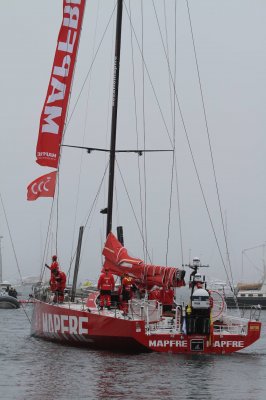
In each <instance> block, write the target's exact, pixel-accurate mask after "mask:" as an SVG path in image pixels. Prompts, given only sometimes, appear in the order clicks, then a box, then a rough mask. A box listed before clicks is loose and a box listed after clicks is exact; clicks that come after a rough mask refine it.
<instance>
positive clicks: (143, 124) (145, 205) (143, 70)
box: [141, 0, 148, 263]
mask: <svg viewBox="0 0 266 400" xmlns="http://www.w3.org/2000/svg"><path fill="white" fill-rule="evenodd" d="M141 53H142V54H144V12H143V0H141ZM141 61H142V62H141V73H142V128H143V147H144V150H145V149H146V118H145V94H146V93H145V68H144V67H145V66H144V59H143V57H142V60H141ZM146 171H147V169H146V156H145V153H144V159H143V178H144V193H143V195H144V237H145V244H146V245H145V247H146V249H147V247H148V232H147V230H148V228H147V178H146V176H147V175H146ZM147 256H148V254H147V251H146V252H145V253H144V262H145V263H146V262H147Z"/></svg>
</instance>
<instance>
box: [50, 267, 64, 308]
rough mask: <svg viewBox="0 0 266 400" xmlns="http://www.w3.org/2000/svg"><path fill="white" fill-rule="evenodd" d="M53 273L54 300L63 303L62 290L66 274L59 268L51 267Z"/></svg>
mask: <svg viewBox="0 0 266 400" xmlns="http://www.w3.org/2000/svg"><path fill="white" fill-rule="evenodd" d="M53 275H54V279H55V282H56V289H55V296H54V302H56V301H58V303H63V301H64V298H65V296H64V291H65V288H66V274H65V273H64V272H63V271H60V270H59V269H56V268H55V269H53Z"/></svg>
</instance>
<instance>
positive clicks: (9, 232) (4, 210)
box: [0, 193, 23, 283]
mask: <svg viewBox="0 0 266 400" xmlns="http://www.w3.org/2000/svg"><path fill="white" fill-rule="evenodd" d="M0 199H1V204H2V208H3V212H4V216H5V220H6V226H7V230H8V234H9V238H10V241H11V245H12V249H13V253H14V257H15V260H16V265H17V270H18V273H19V276H20V279H21V282H22V283H23V279H22V275H21V271H20V267H19V263H18V258H17V253H16V250H15V246H14V242H13V239H12V235H11V229H10V226H9V223H8V219H7V213H6V209H5V206H4V201H3V197H2V194H1V193H0Z"/></svg>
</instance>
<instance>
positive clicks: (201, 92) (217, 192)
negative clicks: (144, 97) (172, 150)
mask: <svg viewBox="0 0 266 400" xmlns="http://www.w3.org/2000/svg"><path fill="white" fill-rule="evenodd" d="M186 3H187V10H188V17H189V24H190V32H191V38H192V43H193V50H194V56H195V62H196V68H197V75H198V82H199V87H200V95H201V102H202V107H203V113H204V120H205V127H206V133H207V137H208V143H209V150H210V155H211V163H212V170H213V176H214V181H215V187H216V194H217V199H218V204H219V210H220V217H221V222H222V228H223V234H224V240H225V245H226V253H227V258H228V264H229V269H230V274H231V282H232V285H233V286H234V280H233V274H232V267H231V261H230V256H229V249H228V241H227V235H226V232H225V224H224V218H223V213H222V207H221V198H220V193H219V188H218V180H217V174H216V170H215V165H214V157H213V150H212V144H211V138H210V130H209V124H208V120H207V112H206V107H205V101H204V95H203V88H202V83H201V77H200V71H199V63H198V57H197V51H196V44H195V39H194V34H193V28H192V21H191V14H190V8H189V1H188V0H186ZM222 261H223V258H222ZM223 265H224V269H225V272H226V275H227V279H228V281H229V283H230V279H229V276H228V272H227V269H226V265H225V262H224V261H223ZM230 286H231V285H230ZM231 289H232V287H231Z"/></svg>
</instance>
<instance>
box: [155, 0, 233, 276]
mask: <svg viewBox="0 0 266 400" xmlns="http://www.w3.org/2000/svg"><path fill="white" fill-rule="evenodd" d="M153 6H154V11H155V14H156V19H157V22H158V15H157V12H156V8H155V5H154V0H153ZM158 27H159V31H160V35H161V38H162V32H161V28H160V25H159V24H158ZM162 45H163V49H164V52H165V55H166V60H167V64H168V68H169V73H171V70H170V65H169V60H168V58H167V53H166V50H165V46H164V42H163V40H162ZM171 80H172V81H173V77H172V74H171ZM174 90H175V97H176V101H177V104H178V109H179V113H180V118H181V122H182V125H183V129H184V133H185V136H186V140H187V144H188V147H189V151H190V155H191V158H192V162H193V165H194V170H195V173H196V177H197V180H198V183H199V187H200V191H201V194H202V198H203V201H204V204H205V208H206V211H207V214H208V217H209V221H210V224H211V228H212V232H213V235H214V238H215V242H216V245H217V248H218V251H219V254H220V258H221V260H222V263H223V265H224V268H225V271H226V267H225V262H224V258H223V254H222V251H221V247H220V244H219V241H218V237H217V234H216V231H215V227H214V224H213V220H212V217H211V214H210V210H209V207H208V203H207V199H206V196H205V193H204V190H203V186H202V182H201V179H200V176H199V171H198V168H197V164H196V160H195V157H194V153H193V150H192V146H191V142H190V139H189V135H188V130H187V127H186V124H185V120H184V116H183V113H182V110H181V105H180V101H179V98H178V96H177V92H176V88H175V87H174ZM226 272H227V271H226Z"/></svg>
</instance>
